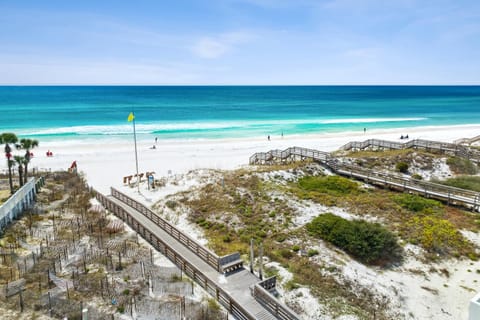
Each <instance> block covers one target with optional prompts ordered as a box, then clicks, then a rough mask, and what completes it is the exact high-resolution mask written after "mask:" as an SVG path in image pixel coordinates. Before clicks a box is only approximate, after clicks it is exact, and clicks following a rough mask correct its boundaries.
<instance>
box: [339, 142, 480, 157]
mask: <svg viewBox="0 0 480 320" xmlns="http://www.w3.org/2000/svg"><path fill="white" fill-rule="evenodd" d="M372 147H375V148H384V149H393V150H400V149H408V148H422V149H427V150H436V151H440V152H443V153H452V154H454V155H456V156H459V157H462V158H467V159H471V160H472V161H475V162H480V152H479V151H477V150H474V149H471V148H468V147H465V146H463V145H460V144H456V143H448V142H439V141H430V140H422V139H414V140H410V141H408V142H404V143H401V142H395V141H387V140H380V139H368V140H365V141H363V142H360V141H352V142H349V143H347V144H345V145H343V146H342V147H340V150H351V149H357V150H358V149H360V150H362V149H365V148H372Z"/></svg>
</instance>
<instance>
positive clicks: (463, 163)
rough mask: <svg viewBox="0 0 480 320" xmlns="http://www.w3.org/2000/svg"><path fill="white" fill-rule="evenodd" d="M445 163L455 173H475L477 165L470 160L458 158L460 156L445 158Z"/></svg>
mask: <svg viewBox="0 0 480 320" xmlns="http://www.w3.org/2000/svg"><path fill="white" fill-rule="evenodd" d="M447 164H448V165H449V166H450V170H452V171H453V172H454V173H456V174H477V173H478V166H477V165H476V164H475V163H473V162H472V161H470V160H468V159H465V158H460V157H450V158H448V159H447Z"/></svg>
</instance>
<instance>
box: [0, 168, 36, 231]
mask: <svg viewBox="0 0 480 320" xmlns="http://www.w3.org/2000/svg"><path fill="white" fill-rule="evenodd" d="M35 186H36V184H35V178H33V177H32V178H30V179H29V180H28V182H27V183H25V184H24V185H23V186H22V187H21V188H20V189H18V190H17V192H15V193H14V194H13V195H12V196H11V197H10V198H8V200H7V201H5V202H4V203H3V204H2V205H1V206H0V230H3V228H5V227H6V226H7V225H8V224H9V223H10V222H12V220H13V219H15V218H17V217H18V216H19V215H20V214H21V213H22V212H23V211H24V210H26V209H27V208H28V207H30V206H31V205H32V204H33V201H34V200H35V194H36V188H35Z"/></svg>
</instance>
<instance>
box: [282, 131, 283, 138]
mask: <svg viewBox="0 0 480 320" xmlns="http://www.w3.org/2000/svg"><path fill="white" fill-rule="evenodd" d="M282 139H283V131H282Z"/></svg>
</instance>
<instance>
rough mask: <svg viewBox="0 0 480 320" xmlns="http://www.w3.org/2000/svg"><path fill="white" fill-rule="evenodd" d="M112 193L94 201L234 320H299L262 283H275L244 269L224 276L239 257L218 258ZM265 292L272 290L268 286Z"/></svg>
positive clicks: (124, 197)
mask: <svg viewBox="0 0 480 320" xmlns="http://www.w3.org/2000/svg"><path fill="white" fill-rule="evenodd" d="M112 193H114V194H115V196H108V197H106V196H104V195H102V194H100V193H97V199H98V200H99V201H100V202H101V203H102V204H103V205H104V206H105V208H107V209H108V210H110V211H111V212H112V213H114V214H115V215H116V216H118V217H119V218H120V219H122V220H123V221H125V222H126V223H127V224H128V225H130V226H131V227H132V229H134V230H135V231H136V232H138V234H139V235H141V236H142V237H143V238H144V239H145V240H147V241H148V242H149V243H150V244H152V245H153V246H154V247H155V248H156V249H157V250H158V251H159V252H161V253H162V254H164V255H165V256H166V257H168V258H169V259H170V260H171V261H172V262H173V263H175V265H177V266H178V267H179V268H180V269H181V270H182V271H183V272H184V273H185V274H187V275H188V276H189V277H190V278H191V279H193V280H194V281H195V282H196V283H197V284H199V285H200V286H201V287H202V288H204V289H205V290H206V291H207V292H208V293H209V294H210V295H212V297H214V298H215V299H216V300H217V301H218V302H219V303H220V304H221V305H223V306H224V307H225V308H226V309H227V310H228V311H229V312H230V313H231V314H232V315H233V316H234V317H235V318H236V319H239V320H270V319H272V320H273V319H282V320H297V319H299V317H298V316H297V315H296V314H295V313H294V312H293V311H291V310H290V309H289V308H288V307H286V306H285V305H283V304H281V303H280V302H279V301H278V300H276V299H275V297H274V296H272V295H271V294H270V293H269V292H268V291H267V290H265V286H266V285H265V283H268V284H271V283H274V282H275V281H274V279H273V280H271V279H267V280H269V281H268V282H265V281H261V280H260V279H259V278H257V277H256V276H255V275H254V274H252V273H251V272H249V271H248V270H246V269H244V268H243V267H237V268H235V270H234V272H231V273H223V271H224V266H225V265H227V264H228V266H231V265H232V263H233V264H235V263H237V260H238V257H239V255H238V254H235V253H234V254H232V255H228V256H225V257H218V256H216V255H215V254H214V253H213V252H211V251H209V250H208V249H206V248H204V247H203V246H201V245H199V244H198V243H196V242H195V241H194V240H193V239H191V238H189V237H188V236H187V235H185V234H183V233H182V232H181V231H180V230H178V229H176V228H175V227H173V226H172V225H170V224H169V223H168V222H166V221H165V220H163V219H161V217H159V216H158V215H156V214H155V213H153V212H152V211H150V210H149V209H148V208H146V207H145V206H143V205H141V204H139V203H138V202H136V201H135V200H133V199H131V198H129V197H127V196H125V195H123V194H121V193H120V192H118V191H117V190H115V189H112ZM127 203H128V204H127ZM237 266H238V264H237ZM259 287H260V288H262V289H263V291H261V290H262V289H259ZM267 288H268V289H271V287H270V285H267ZM260 291H261V292H260Z"/></svg>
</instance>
